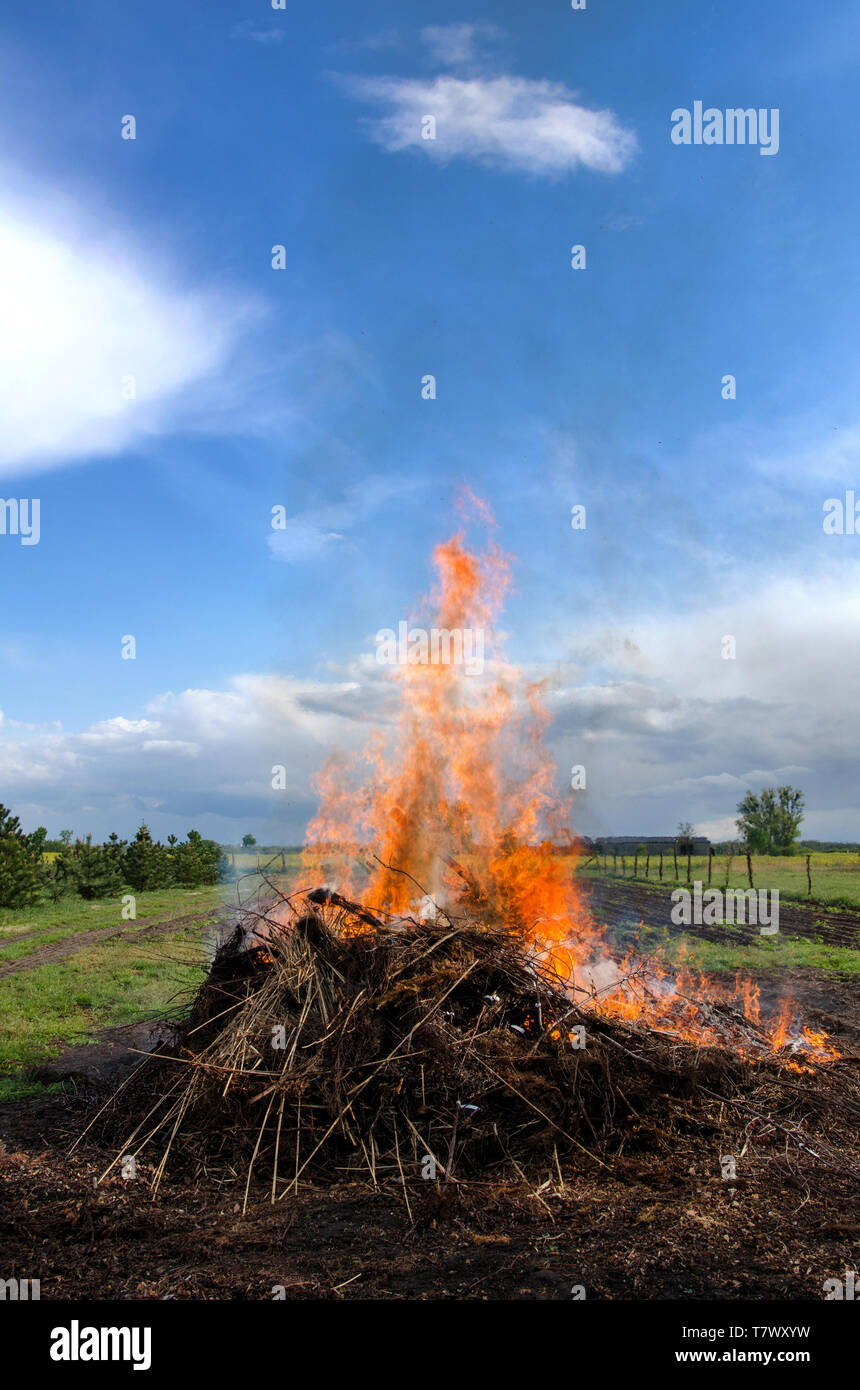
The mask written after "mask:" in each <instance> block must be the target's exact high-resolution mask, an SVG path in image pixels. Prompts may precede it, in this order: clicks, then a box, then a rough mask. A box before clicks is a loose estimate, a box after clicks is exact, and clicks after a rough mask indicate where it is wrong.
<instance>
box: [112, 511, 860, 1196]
mask: <svg viewBox="0 0 860 1390" xmlns="http://www.w3.org/2000/svg"><path fill="white" fill-rule="evenodd" d="M471 503H472V505H473V506H475V507H477V508H478V511H479V514H480V515H481V516H482V519H483V520H484V521H488V522H489V521H490V519H489V518H488V516H487V514H486V511H485V509H484V508H483V507H482V504H478V503H477V502H476V501H475V499H471ZM434 561H435V565H436V569H437V574H438V583H437V587H436V590H435V592H434V594H432V595H431V599H430V600H429V607H430V626H431V627H432V630H433V631H434V632H447V633H448V634H449V635H450V634H451V633H452V632H456V631H460V632H462V631H464V630H466V629H469V630H471V631H473V632H474V631H480V633H481V635H482V636H481V650H482V651H488V653H489V656H488V659H487V663H486V668H485V669H483V670H481V671H480V672H477V671H475V669H474V666H472V667H471V668H468V669H464V668H463V667H462V666H460V667H458V666H457V665H456V663H455V662H451V661H438V662H437V661H433V660H432V659H428V658H427V650H428V648H427V644H426V643H425V644H424V645H423V648H422V647H421V646H420V645H419V646H418V647H416V659H415V660H414V661H413V660H412V659H411V658H408V657H407V659H406V660H405V661H404V662H403V663H402V664H400V665H397V666H396V667H395V668H394V669H393V670H392V671H391V673H390V675H391V679H390V681H389V682H388V689H389V690H390V691H391V693H392V696H393V700H392V707H391V709H390V710H389V711H387V712H386V719H385V720H384V721H383V727H384V729H385V730H386V732H383V733H379V734H377V735H375V736H374V737H373V738H372V739H371V740H370V741H369V742H368V743H367V745H366V746H365V747H364V748H362V749H361V750H360V751H359V752H358V753H357V754H356V755H355V756H353V757H352V758H337V759H333V760H331V762H330V763H329V764H328V765H327V767H326V768H325V770H324V772H323V773H322V775H321V777H320V780H319V788H318V789H319V792H320V809H319V813H318V815H317V816H316V818H315V819H314V821H313V822H312V824H311V826H310V827H309V832H308V841H307V850H306V854H305V862H304V865H303V869H302V873H301V876H300V882H298V883H294V884H292V885H283V884H275V883H271V884H269V885H268V888H267V891H266V894H265V896H264V897H262V898H260V899H259V900H257V901H256V902H254V903H253V904H251V905H248V904H246V905H245V908H244V911H243V913H242V915H241V917H240V920H239V923H238V925H237V927H236V930H235V932H234V935H233V937H232V938H231V939H230V941H228V942H227V943H226V944H225V945H224V946H223V947H222V948H221V950H220V951H219V953H218V955H217V957H216V959H215V961H214V963H213V966H212V968H211V971H210V973H209V976H208V978H207V980H206V981H205V983H204V985H203V986H202V988H201V990H200V991H199V993H198V995H197V997H196V999H195V1000H194V1002H193V1005H192V1007H191V1010H190V1012H189V1014H188V1016H187V1017H186V1019H185V1020H184V1021H183V1023H182V1024H181V1025H180V1026H179V1028H178V1029H177V1030H176V1033H175V1036H174V1038H173V1040H172V1042H171V1043H170V1045H168V1046H164V1047H162V1048H161V1049H159V1051H158V1052H157V1054H156V1055H155V1056H153V1057H152V1058H151V1059H149V1060H148V1061H147V1062H146V1063H145V1064H144V1065H143V1067H142V1068H141V1069H140V1070H139V1072H138V1073H136V1074H135V1077H134V1078H133V1079H132V1081H131V1082H130V1083H129V1085H128V1086H127V1088H126V1090H125V1091H124V1093H123V1097H124V1099H123V1100H122V1101H120V1100H119V1098H118V1099H117V1101H116V1102H115V1107H116V1109H117V1110H118V1111H119V1112H120V1119H122V1120H128V1119H129V1118H131V1119H132V1121H133V1123H131V1124H130V1125H129V1126H128V1128H127V1129H126V1130H124V1134H125V1139H124V1144H123V1149H122V1151H121V1152H122V1153H129V1152H130V1153H135V1154H144V1153H146V1154H147V1155H151V1156H152V1161H153V1164H154V1172H155V1181H156V1182H158V1181H159V1180H160V1178H161V1176H162V1174H163V1173H164V1172H165V1170H166V1167H167V1164H168V1162H169V1161H171V1159H182V1160H183V1161H184V1162H185V1163H187V1164H191V1165H193V1166H195V1167H196V1168H197V1169H198V1170H199V1171H201V1172H204V1173H206V1174H207V1175H209V1174H212V1173H214V1172H219V1173H222V1174H226V1175H231V1174H232V1175H233V1177H234V1178H238V1179H239V1180H241V1181H243V1182H244V1184H245V1193H246V1201H247V1198H248V1194H249V1192H250V1188H251V1182H252V1178H255V1179H259V1180H263V1181H265V1182H266V1183H267V1184H269V1185H270V1188H271V1194H272V1198H273V1200H274V1199H275V1198H276V1197H279V1196H283V1195H285V1193H286V1192H288V1191H290V1190H291V1189H293V1188H295V1187H297V1185H298V1183H299V1182H300V1181H307V1180H309V1179H315V1180H320V1179H326V1180H333V1179H337V1178H343V1177H347V1176H350V1175H352V1176H356V1175H358V1174H359V1173H361V1174H363V1175H364V1176H365V1177H366V1178H367V1179H368V1180H369V1181H372V1182H373V1183H378V1182H380V1181H383V1180H385V1179H388V1178H391V1177H392V1176H394V1177H395V1178H397V1179H398V1180H400V1181H403V1182H404V1183H406V1184H407V1185H408V1181H409V1179H410V1178H413V1177H424V1178H427V1177H435V1178H436V1179H437V1180H438V1181H440V1182H445V1181H451V1180H464V1179H475V1178H478V1177H481V1178H483V1179H487V1180H492V1178H493V1177H494V1176H497V1177H499V1178H501V1177H503V1176H504V1177H509V1176H513V1175H516V1174H520V1175H521V1176H522V1175H523V1174H526V1173H530V1174H533V1173H535V1172H544V1173H545V1172H546V1171H547V1167H548V1165H549V1166H550V1168H552V1167H553V1166H554V1168H555V1169H556V1170H557V1171H559V1172H561V1167H562V1166H563V1165H564V1163H565V1162H567V1163H571V1162H575V1163H576V1164H577V1165H579V1166H581V1165H582V1164H584V1163H591V1164H594V1165H595V1166H596V1167H605V1166H606V1165H608V1164H611V1162H612V1160H613V1156H615V1155H617V1154H619V1153H620V1152H622V1150H623V1151H624V1152H625V1154H628V1155H629V1154H630V1153H631V1152H635V1151H637V1150H647V1151H650V1152H654V1151H660V1150H665V1149H667V1148H673V1147H674V1148H677V1145H678V1143H679V1136H681V1135H684V1136H686V1139H687V1140H689V1139H690V1137H691V1136H692V1137H694V1138H695V1139H696V1142H697V1143H699V1145H700V1146H702V1145H703V1146H705V1147H706V1148H707V1149H708V1150H709V1151H710V1152H712V1154H713V1156H714V1161H715V1162H716V1161H717V1155H719V1154H720V1153H721V1152H722V1153H725V1152H729V1153H740V1152H741V1151H745V1150H746V1148H748V1147H749V1146H750V1144H754V1143H755V1142H756V1141H757V1139H759V1138H760V1139H761V1141H762V1142H763V1143H765V1144H766V1145H770V1146H771V1147H773V1146H776V1148H777V1149H778V1150H780V1151H782V1152H784V1153H792V1154H795V1155H801V1156H802V1157H803V1161H804V1162H810V1163H814V1164H818V1165H821V1166H823V1168H824V1169H829V1170H831V1172H832V1171H843V1172H844V1163H843V1162H842V1160H840V1158H839V1157H838V1152H837V1149H836V1148H833V1147H831V1144H832V1143H833V1142H837V1143H841V1141H840V1138H839V1136H840V1134H842V1133H843V1129H844V1127H845V1126H847V1127H848V1132H850V1131H851V1130H853V1129H856V1118H857V1115H858V1113H860V1109H858V1103H857V1096H856V1092H852V1091H851V1087H852V1086H854V1085H855V1083H854V1082H853V1081H850V1080H849V1067H848V1065H847V1064H846V1063H842V1062H840V1060H839V1055H838V1052H837V1050H836V1048H835V1047H834V1046H833V1045H832V1043H831V1042H830V1041H829V1039H827V1038H826V1037H825V1036H824V1035H822V1034H819V1033H815V1032H813V1031H812V1030H811V1029H809V1028H807V1027H805V1026H804V1024H803V1021H802V1020H800V1019H797V1018H796V1017H795V1011H794V1010H793V1009H792V1007H791V1005H790V1004H789V1005H786V1007H785V1008H784V1009H783V1010H782V1011H781V1012H780V1014H779V1015H778V1016H776V1017H774V1018H770V1019H769V1018H767V1017H765V1016H763V1013H762V1010H761V1008H760V1004H759V1000H758V996H757V992H756V990H755V989H754V988H753V987H752V985H751V984H750V983H749V982H746V983H745V982H743V981H738V986H737V989H736V990H735V991H726V990H725V989H724V988H723V989H720V988H718V987H717V986H716V984H715V983H714V982H712V981H709V980H707V979H706V978H704V977H702V976H694V975H693V974H692V973H691V972H688V971H683V970H682V971H678V970H677V969H675V968H673V967H671V966H670V965H668V964H666V963H663V962H661V961H660V960H658V959H656V958H654V957H653V955H652V956H651V957H650V958H648V959H644V958H638V957H636V956H635V955H633V954H629V953H628V954H627V955H620V954H618V953H617V952H616V951H614V950H613V946H612V942H611V941H610V940H608V939H607V934H606V933H605V931H604V930H603V929H602V928H601V927H600V924H599V923H596V922H594V921H593V920H592V918H591V915H590V913H589V910H588V902H587V899H585V898H584V897H583V896H582V893H581V890H580V888H579V886H578V882H577V879H576V877H575V872H574V870H575V867H576V857H577V851H576V842H575V840H574V838H573V837H572V836H571V835H570V833H569V831H568V830H567V821H568V816H567V813H566V808H565V807H564V806H563V805H562V804H561V801H560V799H559V797H558V795H557V793H556V791H555V781H556V774H555V768H554V765H553V763H552V760H551V759H550V758H549V756H548V754H547V751H546V748H545V745H544V732H545V728H546V725H547V722H548V721H547V715H546V710H545V704H544V694H545V692H544V690H543V688H542V686H541V685H540V684H536V683H529V682H528V681H526V680H524V678H523V677H522V675H521V673H520V672H519V671H518V670H517V669H516V668H515V667H513V666H511V665H510V663H509V662H508V661H507V660H506V659H505V657H504V654H503V651H502V648H501V643H500V641H499V639H498V636H497V627H496V620H497V618H498V614H499V611H500V607H501V603H502V600H503V598H504V595H505V592H506V590H507V588H508V586H509V582H510V572H509V566H508V563H507V561H506V559H505V557H504V556H502V554H501V553H500V551H499V550H498V548H497V547H496V546H495V545H494V544H490V545H489V546H488V548H487V549H486V550H485V551H484V553H483V554H476V553H474V552H472V551H471V550H469V549H468V548H467V546H466V544H465V541H464V537H463V535H457V536H455V537H453V538H452V539H451V540H449V541H448V542H446V543H445V544H443V545H440V546H439V547H437V550H436V552H435V555H434ZM422 616H423V615H422ZM421 631H423V632H424V633H425V635H426V628H425V629H421ZM460 645H461V649H462V648H464V647H465V643H461V644H460ZM440 646H441V644H437V647H436V650H438V649H439V648H440ZM456 649H457V648H456V644H451V643H449V644H447V647H446V650H448V651H451V650H455V651H456ZM473 649H474V648H473ZM319 885H323V886H319ZM818 1117H824V1118H822V1121H821V1125H820V1126H819V1127H818V1128H817V1129H816V1124H817V1122H818ZM825 1119H826V1123H825ZM809 1126H812V1128H811V1129H810V1128H809ZM129 1131H130V1132H129ZM813 1135H814V1137H813ZM852 1146H853V1145H852V1144H849V1145H848V1147H849V1148H851V1147H852Z"/></svg>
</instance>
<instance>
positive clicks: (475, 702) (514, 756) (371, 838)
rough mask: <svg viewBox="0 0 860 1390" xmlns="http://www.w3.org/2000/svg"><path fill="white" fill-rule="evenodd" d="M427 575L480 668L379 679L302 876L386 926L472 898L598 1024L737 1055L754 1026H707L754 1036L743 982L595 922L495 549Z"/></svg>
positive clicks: (450, 663) (468, 554)
mask: <svg viewBox="0 0 860 1390" xmlns="http://www.w3.org/2000/svg"><path fill="white" fill-rule="evenodd" d="M463 504H464V510H467V511H469V512H471V515H473V516H477V517H478V518H479V519H480V520H482V521H483V522H485V523H489V524H491V525H492V524H493V523H492V516H491V513H490V511H489V508H488V507H487V505H486V503H484V502H483V501H481V500H480V499H478V498H475V497H474V496H473V495H472V494H470V493H466V494H465V496H464V499H463ZM433 565H434V568H435V571H436V582H435V585H434V587H433V590H432V592H431V594H430V596H429V598H428V599H426V600H424V601H423V602H422V605H421V606H420V608H419V616H420V615H421V614H422V613H424V614H425V615H429V618H427V619H426V620H425V627H424V630H425V631H426V630H427V629H436V630H442V631H446V632H448V633H449V634H450V633H459V634H464V633H465V632H467V631H469V632H471V633H473V634H474V633H480V634H481V640H482V643H483V651H484V653H485V665H484V669H483V671H482V672H480V673H474V672H473V673H468V672H467V671H466V669H465V668H464V666H463V664H459V665H458V664H457V663H456V661H454V660H451V659H449V660H444V659H443V660H435V661H434V660H433V659H432V658H431V657H428V655H427V653H426V652H424V653H423V654H422V653H419V654H418V655H417V656H416V654H415V653H412V654H410V655H408V656H407V659H406V660H405V661H404V662H403V664H400V665H396V666H393V667H391V668H390V670H388V671H386V676H387V677H388V683H389V689H390V693H391V695H392V697H393V699H392V702H391V703H392V705H393V709H392V710H391V711H390V713H389V718H390V723H389V726H388V730H387V732H386V733H385V734H380V733H378V734H374V735H373V736H372V737H371V738H369V739H368V741H367V743H366V746H365V747H364V748H363V749H362V751H361V752H360V753H359V754H357V755H355V756H352V757H346V756H338V757H332V758H330V759H329V760H328V761H327V763H326V765H325V767H324V768H323V770H322V772H321V773H320V775H319V777H318V778H317V780H316V789H317V790H318V792H319V794H320V805H319V810H318V812H317V814H316V816H315V817H314V818H313V819H312V821H311V822H310V824H309V826H308V831H307V840H306V849H305V853H304V870H305V872H306V873H307V872H309V871H313V872H314V873H315V874H316V881H317V882H319V881H320V876H322V877H323V878H324V879H326V880H327V881H329V882H332V881H334V884H335V886H337V888H338V889H339V890H340V891H341V892H342V893H344V894H346V895H347V896H349V897H351V898H352V899H354V900H357V901H359V902H361V903H362V904H364V905H365V906H368V907H370V908H373V909H376V910H377V911H380V910H382V911H387V912H389V913H394V914H402V915H407V914H415V913H416V912H420V913H423V914H425V915H426V914H428V913H432V912H434V911H435V910H437V909H438V908H440V907H441V908H444V906H445V905H446V904H452V903H456V902H457V901H459V900H461V899H463V898H464V896H465V897H466V898H468V901H469V907H470V910H472V911H473V912H474V911H475V910H476V909H478V910H480V912H481V913H483V914H485V915H486V917H487V919H488V920H489V919H492V920H495V921H502V922H505V923H506V924H508V925H509V926H511V927H512V928H514V929H515V930H517V931H519V932H520V933H522V935H523V937H524V938H525V940H526V941H527V942H529V943H530V945H531V946H532V947H533V948H534V949H535V950H536V951H537V952H538V953H539V954H540V955H541V957H542V959H544V960H545V961H546V962H548V963H549V964H551V965H552V966H553V967H554V968H555V970H556V971H557V972H558V974H559V975H560V976H561V977H562V979H563V980H564V981H565V983H566V984H567V987H568V988H569V989H571V990H572V991H575V994H574V997H576V998H577V1002H579V1003H584V1004H585V1005H586V1006H587V1007H589V1008H590V1009H592V1010H593V1011H594V1012H596V1013H600V1014H604V1015H609V1016H615V1017H620V1018H626V1019H629V1020H631V1021H635V1020H641V1021H643V1022H645V1023H647V1024H648V1026H650V1027H651V1028H656V1029H658V1030H660V1031H662V1032H666V1033H668V1034H670V1035H672V1036H675V1037H679V1038H683V1039H685V1040H687V1041H692V1042H696V1043H699V1044H702V1045H718V1044H720V1045H727V1044H733V1045H734V1046H735V1047H736V1048H737V1050H739V1051H746V1050H747V1043H748V1031H749V1030H747V1034H744V1033H743V1030H742V1029H741V1028H738V1030H736V1036H734V1037H732V1036H728V1035H727V1032H726V1028H727V1025H726V1023H725V1019H722V1020H721V1022H720V1023H719V1024H716V1023H715V1022H714V1021H713V1015H712V1014H711V1016H710V1017H709V1016H708V1008H707V1006H708V1004H709V1003H714V1002H716V1001H718V1000H723V1001H725V1000H726V999H729V1000H732V1001H733V1003H734V1005H735V1007H736V1009H737V1013H738V1017H739V1018H740V1016H741V1015H742V1016H743V1018H744V1019H746V1020H747V1021H748V1022H749V1023H750V1024H751V1025H753V1027H755V1028H759V1027H760V1025H761V1005H760V1000H759V991H758V989H757V988H756V987H755V986H754V985H753V984H752V982H751V981H749V980H746V981H743V980H741V979H740V978H739V980H738V982H737V988H736V993H735V995H731V994H730V993H728V992H727V991H725V990H723V989H721V988H720V987H719V986H718V985H717V984H716V982H714V981H709V980H707V979H706V978H705V977H704V976H701V975H699V976H695V975H694V974H693V972H691V971H690V970H688V969H687V968H686V967H685V966H684V965H683V962H682V964H681V967H680V968H679V969H677V970H675V971H673V970H671V969H668V968H666V967H664V966H663V965H661V964H660V963H659V961H657V960H655V959H653V958H652V959H650V960H649V961H647V962H643V961H642V959H641V958H636V957H635V956H634V954H633V953H632V952H630V953H628V954H627V955H626V956H624V957H622V958H618V957H617V956H616V955H613V953H612V951H611V948H610V946H609V944H608V943H607V934H606V932H605V930H604V929H602V928H601V927H599V926H598V925H597V924H596V923H595V922H594V921H593V919H592V918H591V915H590V913H589V911H588V908H587V904H586V902H585V901H584V899H583V897H582V895H581V892H580V889H579V885H578V881H577V879H576V878H575V874H574V870H575V867H576V860H577V849H576V841H575V839H574V837H573V836H572V834H571V832H570V830H569V829H568V818H567V814H566V811H565V808H564V806H563V805H562V803H561V801H560V799H559V797H558V795H557V793H556V791H555V774H556V769H555V766H554V763H553V761H552V759H551V757H550V756H549V753H548V751H547V749H546V746H545V742H544V735H545V731H546V728H547V725H548V722H549V718H548V715H547V711H546V708H545V705H544V693H545V683H544V682H537V683H535V682H528V681H527V680H526V679H525V678H524V676H523V674H522V672H521V671H520V670H518V669H517V667H515V666H513V665H512V664H510V663H509V662H508V661H507V659H506V657H505V655H504V650H503V642H502V638H501V634H500V633H499V632H498V630H497V622H498V618H499V615H500V613H501V610H502V604H503V601H504V599H505V596H506V595H507V593H508V592H509V590H510V587H511V566H510V560H509V558H508V557H507V556H505V555H504V554H502V552H501V550H500V549H499V548H498V546H497V544H496V543H495V542H494V541H491V542H490V543H489V544H488V545H487V547H486V549H485V550H484V551H483V552H482V553H478V552H475V551H473V550H471V549H469V548H468V546H467V544H466V540H465V534H464V532H459V533H458V534H456V535H454V536H452V537H451V539H449V540H447V541H445V542H444V543H442V544H440V545H437V546H436V548H435V550H434V552H433ZM368 851H369V853H368ZM362 860H363V861H364V863H363V864H362ZM764 1031H765V1033H767V1028H766V1026H765V1027H764ZM789 1043H790V1044H791V1048H792V1050H793V1051H794V1052H797V1051H798V1050H801V1049H802V1050H803V1051H804V1052H805V1053H807V1054H810V1055H815V1056H817V1057H818V1058H819V1059H824V1060H829V1059H830V1056H832V1055H837V1054H835V1052H834V1051H833V1049H832V1048H830V1047H829V1046H828V1044H827V1041H826V1037H825V1035H816V1034H813V1033H812V1032H810V1030H808V1029H805V1030H803V1031H802V1032H801V1033H798V1032H797V1030H796V1029H794V1030H793V1031H792V1029H791V1028H790V1027H789V1021H788V1017H787V1015H786V1017H785V1018H783V1016H782V1015H781V1016H780V1019H779V1020H777V1023H776V1025H775V1027H774V1029H773V1030H772V1033H771V1046H772V1048H773V1050H774V1051H781V1050H782V1049H783V1048H786V1047H787V1046H788V1045H789Z"/></svg>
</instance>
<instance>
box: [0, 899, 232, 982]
mask: <svg viewBox="0 0 860 1390" xmlns="http://www.w3.org/2000/svg"><path fill="white" fill-rule="evenodd" d="M224 897H225V889H224V888H223V887H215V888H163V889H158V890H156V891H154V892H152V893H138V894H136V895H135V907H136V912H137V917H136V919H135V920H128V921H126V920H124V919H123V916H122V900H121V896H119V897H115V898H105V899H103V900H100V901H99V902H94V903H90V902H86V901H85V900H84V899H83V898H79V897H77V896H74V897H68V898H62V899H61V900H60V901H59V902H58V903H42V904H39V905H38V906H36V907H30V908H0V964H2V963H4V962H6V961H13V960H20V959H21V957H22V956H26V955H30V954H31V953H32V952H34V951H40V950H41V949H42V948H43V947H44V946H51V945H53V944H54V942H55V941H62V940H64V939H65V938H66V937H67V936H75V935H77V933H79V932H85V931H94V930H98V929H100V928H104V927H114V926H115V927H129V928H134V927H135V925H138V924H139V925H141V926H142V925H144V921H143V919H144V918H152V917H166V916H167V915H168V914H170V915H173V916H179V915H180V914H182V913H185V912H194V911H196V910H197V909H200V911H203V912H205V911H208V910H209V909H210V908H211V907H214V906H216V905H217V904H218V903H220V902H221V901H222V900H223V899H224ZM30 932H37V933H38V935H36V936H31V937H28V939H27V940H26V941H21V940H19V938H20V937H21V936H23V935H25V934H27V933H30Z"/></svg>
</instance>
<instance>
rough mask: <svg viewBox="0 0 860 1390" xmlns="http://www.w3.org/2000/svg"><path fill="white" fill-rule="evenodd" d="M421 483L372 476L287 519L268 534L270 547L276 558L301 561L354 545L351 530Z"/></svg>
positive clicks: (407, 479) (297, 562)
mask: <svg viewBox="0 0 860 1390" xmlns="http://www.w3.org/2000/svg"><path fill="white" fill-rule="evenodd" d="M416 486H418V484H417V482H416V481H415V479H412V478H385V477H382V476H377V475H371V476H370V477H368V478H365V479H364V480H363V481H362V482H361V483H360V484H356V485H355V486H354V487H351V488H348V489H347V491H346V492H345V494H344V496H343V497H342V498H341V500H340V501H337V502H327V503H324V504H323V505H321V506H318V507H309V508H308V509H307V510H306V511H304V512H299V513H297V514H296V515H295V516H290V517H287V518H286V519H285V522H284V524H283V526H281V527H279V528H278V529H277V530H273V531H271V532H270V533H269V536H268V546H269V549H270V550H271V552H272V556H273V558H274V559H276V560H284V561H286V562H287V563H288V564H293V565H296V564H300V563H302V562H303V561H304V560H311V559H316V558H318V557H319V556H321V555H324V554H325V553H326V552H327V551H329V550H330V549H332V547H334V546H337V545H339V544H342V543H345V542H346V543H348V544H350V545H354V544H355V542H354V541H353V540H352V539H350V537H349V533H350V532H357V531H359V530H360V527H361V525H362V523H364V522H366V521H368V520H369V518H370V517H371V516H373V515H374V513H375V512H377V511H378V510H379V508H380V507H382V506H384V505H385V503H386V502H389V501H391V500H392V499H393V498H395V497H399V496H402V495H403V494H404V493H406V492H410V491H412V490H413V489H414V488H415V487H416Z"/></svg>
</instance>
